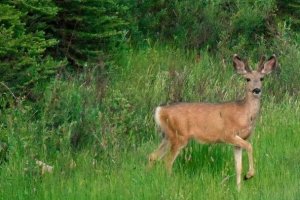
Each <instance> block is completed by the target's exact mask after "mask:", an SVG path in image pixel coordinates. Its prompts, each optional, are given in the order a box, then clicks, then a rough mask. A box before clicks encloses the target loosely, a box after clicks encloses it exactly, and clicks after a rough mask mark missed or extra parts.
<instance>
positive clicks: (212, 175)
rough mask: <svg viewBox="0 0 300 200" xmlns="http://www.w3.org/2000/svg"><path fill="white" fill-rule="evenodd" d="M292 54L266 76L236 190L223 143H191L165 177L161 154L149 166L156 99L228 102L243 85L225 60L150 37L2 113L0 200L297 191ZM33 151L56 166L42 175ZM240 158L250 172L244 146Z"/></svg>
mask: <svg viewBox="0 0 300 200" xmlns="http://www.w3.org/2000/svg"><path fill="white" fill-rule="evenodd" d="M298 54H299V52H298V51H295V52H291V53H290V54H289V55H286V56H285V57H284V56H282V57H280V56H279V57H278V59H279V62H280V71H279V70H278V71H276V72H275V73H273V74H271V75H269V76H268V77H266V78H265V80H264V87H263V96H262V109H261V114H260V116H259V118H258V120H257V125H256V128H255V131H254V133H253V136H252V138H251V143H252V144H253V148H254V160H255V167H256V175H255V176H254V178H252V179H250V180H248V181H243V183H242V188H241V192H237V190H236V184H235V170H234V159H233V150H232V147H231V146H229V145H224V144H215V145H203V144H201V145H200V144H198V143H196V142H191V143H190V144H189V145H188V146H187V147H186V149H185V150H184V151H182V152H181V154H180V155H179V157H178V158H177V160H176V162H175V164H174V170H173V174H172V175H171V176H170V175H168V174H167V173H166V170H165V168H164V166H163V163H162V162H161V163H158V164H157V165H156V166H155V167H154V168H153V169H152V170H148V169H147V167H146V166H147V157H148V154H149V153H151V152H152V151H153V150H154V149H155V148H156V147H157V146H158V144H159V142H160V134H159V132H158V130H157V129H156V127H155V124H154V120H153V111H154V108H155V107H156V106H157V105H160V104H163V103H172V102H178V101H207V102H222V101H229V100H234V99H237V98H242V97H243V95H244V89H243V88H244V84H245V80H244V79H243V78H241V77H239V76H238V75H236V74H235V72H234V70H233V67H232V61H231V58H224V59H220V57H218V58H217V57H212V56H210V55H209V54H208V53H207V52H206V51H200V52H197V51H183V50H180V49H178V48H174V47H170V46H167V47H161V46H159V45H152V46H150V47H145V48H140V49H131V48H127V49H124V50H123V51H121V52H120V53H119V54H118V57H117V59H116V61H115V62H113V63H111V67H110V68H109V70H108V71H107V72H106V74H103V73H101V68H100V69H99V68H96V67H95V68H93V69H92V70H91V69H88V70H86V71H85V72H84V73H81V74H78V75H77V76H71V75H70V76H68V74H65V75H63V76H57V77H56V78H55V79H54V80H53V81H52V82H51V84H49V86H48V87H47V89H46V90H45V91H44V97H43V98H42V99H40V100H39V104H37V105H35V106H32V105H30V103H28V102H26V101H22V99H20V100H19V102H18V103H17V104H16V105H15V106H13V107H11V108H8V109H6V110H4V111H1V116H0V118H1V120H2V121H3V124H2V125H1V127H0V131H1V133H3V134H2V135H4V136H3V138H1V139H2V140H4V141H6V142H7V143H9V144H10V146H9V149H8V150H4V147H3V146H1V148H2V149H1V152H4V151H7V155H5V156H9V160H8V161H5V158H3V157H2V161H1V162H3V163H2V164H1V165H0V199H172V200H173V199H184V200H187V199H272V200H276V199H278V200H281V199H298V198H299V196H300V168H299V163H300V157H299V152H300V148H299V144H300V137H299V134H300V123H299V112H300V102H299V96H298V95H299V85H300V83H299V69H294V67H295V66H297V64H299V62H300V61H299V59H298V61H297V59H296V60H293V61H292V62H293V64H294V65H291V59H290V58H295V57H296V58H300V55H298ZM258 60H259V58H255V57H254V56H253V55H251V57H250V60H249V63H250V64H251V66H254V67H255V66H256V63H257V62H258ZM298 66H299V65H298ZM99 77H101V79H100V78H99ZM297 81H298V82H297ZM1 137H2V136H1ZM70 138H71V139H70ZM79 141H81V142H79ZM82 141H84V142H82ZM5 156H4V157H5ZM36 159H38V160H41V161H43V162H45V163H47V164H49V165H51V166H53V167H54V170H53V172H52V173H46V174H42V173H41V169H40V168H39V167H38V166H37V165H36V164H35V160H36ZM243 161H244V162H243V164H244V165H243V173H244V174H246V172H247V168H248V163H247V155H246V153H245V152H244V154H243Z"/></svg>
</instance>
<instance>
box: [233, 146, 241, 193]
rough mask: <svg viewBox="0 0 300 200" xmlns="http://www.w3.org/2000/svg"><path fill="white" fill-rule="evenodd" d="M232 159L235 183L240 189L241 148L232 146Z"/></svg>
mask: <svg viewBox="0 0 300 200" xmlns="http://www.w3.org/2000/svg"><path fill="white" fill-rule="evenodd" d="M234 160H235V171H236V184H237V188H238V190H239V191H240V189H241V174H242V148H241V147H237V146H235V147H234Z"/></svg>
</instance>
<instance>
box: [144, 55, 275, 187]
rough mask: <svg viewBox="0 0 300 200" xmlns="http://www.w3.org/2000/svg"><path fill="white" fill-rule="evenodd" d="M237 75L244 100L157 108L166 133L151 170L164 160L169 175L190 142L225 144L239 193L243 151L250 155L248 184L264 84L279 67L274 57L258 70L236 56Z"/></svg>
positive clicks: (263, 61)
mask: <svg viewBox="0 0 300 200" xmlns="http://www.w3.org/2000/svg"><path fill="white" fill-rule="evenodd" d="M232 59H233V67H234V69H235V72H236V73H237V74H239V75H241V76H242V77H244V79H245V80H246V87H245V96H244V98H243V99H241V100H235V101H229V102H223V103H201V102H195V103H184V102H181V103H176V104H171V105H165V106H158V107H157V108H156V109H155V114H154V119H155V122H156V124H157V126H158V127H159V128H160V129H161V132H162V133H163V138H162V141H161V143H160V145H159V146H158V148H157V149H156V150H155V151H154V152H152V153H151V154H150V155H149V161H148V166H149V167H150V168H151V167H152V166H153V165H154V163H155V162H156V161H159V160H161V159H162V158H164V160H165V165H166V168H167V171H168V172H169V173H171V172H172V166H173V163H174V161H175V159H176V157H177V156H178V154H179V153H180V151H181V150H182V149H183V148H184V147H185V146H186V145H187V144H188V142H189V141H190V140H196V141H197V142H199V143H207V144H213V143H225V144H230V145H232V146H233V149H234V160H235V172H236V184H237V190H238V191H240V188H241V174H242V151H243V150H245V151H247V154H248V162H249V170H248V172H247V174H246V175H245V180H247V179H250V178H252V177H253V176H254V173H255V170H254V161H253V147H252V145H251V143H250V142H249V138H250V136H251V134H252V132H253V129H254V126H255V122H256V119H257V117H258V114H259V111H260V100H261V94H262V81H263V79H264V76H265V75H268V74H270V73H271V72H272V71H273V70H274V69H275V68H276V66H277V59H276V56H275V55H274V54H273V55H272V56H271V57H270V58H269V59H268V60H267V59H266V57H265V56H262V57H261V59H260V61H259V63H258V67H257V70H252V69H251V68H250V67H249V65H248V62H247V61H245V60H242V59H241V58H240V57H239V56H238V55H237V54H234V56H233V58H232Z"/></svg>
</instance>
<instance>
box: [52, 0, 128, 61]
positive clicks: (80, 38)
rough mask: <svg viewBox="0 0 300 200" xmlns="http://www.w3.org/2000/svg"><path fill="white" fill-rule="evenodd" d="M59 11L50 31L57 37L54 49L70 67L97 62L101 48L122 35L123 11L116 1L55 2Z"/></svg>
mask: <svg viewBox="0 0 300 200" xmlns="http://www.w3.org/2000/svg"><path fill="white" fill-rule="evenodd" d="M55 3H56V5H57V6H58V8H59V13H58V15H57V17H56V19H55V21H53V23H52V24H51V25H52V29H53V34H54V35H55V37H56V38H58V40H59V44H58V47H57V52H58V54H59V56H61V57H64V56H65V57H67V58H68V60H69V61H70V63H71V64H72V65H73V66H79V67H83V66H88V65H89V64H92V65H94V64H99V62H101V61H102V60H103V59H104V51H107V50H109V49H112V47H113V46H114V45H115V44H116V43H118V42H119V41H120V40H121V39H122V37H123V36H124V34H125V32H124V26H125V24H126V23H125V21H124V20H123V19H122V18H121V15H122V13H123V12H124V11H125V10H126V7H124V6H123V5H122V4H118V1H116V0H87V1H79V0H76V1H60V0H56V1H55Z"/></svg>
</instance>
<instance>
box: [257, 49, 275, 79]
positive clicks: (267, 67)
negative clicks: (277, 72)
mask: <svg viewBox="0 0 300 200" xmlns="http://www.w3.org/2000/svg"><path fill="white" fill-rule="evenodd" d="M276 66H277V59H276V56H275V54H273V55H272V56H271V57H270V58H269V60H268V61H267V62H265V64H264V65H263V67H261V68H260V70H259V72H260V73H262V74H269V73H271V72H272V71H273V70H274V69H275V68H276Z"/></svg>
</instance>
